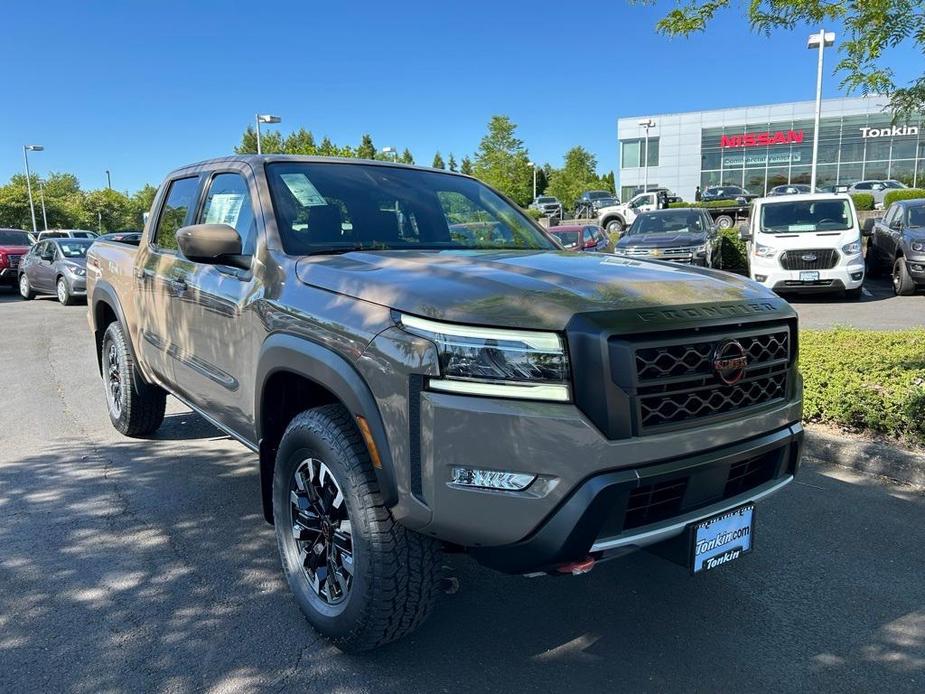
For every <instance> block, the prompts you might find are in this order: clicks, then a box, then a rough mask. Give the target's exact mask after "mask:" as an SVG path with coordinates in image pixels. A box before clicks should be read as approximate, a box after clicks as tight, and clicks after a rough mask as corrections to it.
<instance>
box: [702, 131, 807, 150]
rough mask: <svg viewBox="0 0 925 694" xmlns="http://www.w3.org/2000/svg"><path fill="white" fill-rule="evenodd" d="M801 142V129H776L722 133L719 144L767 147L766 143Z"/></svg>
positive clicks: (723, 145) (796, 143) (793, 143)
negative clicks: (773, 130) (774, 130)
mask: <svg viewBox="0 0 925 694" xmlns="http://www.w3.org/2000/svg"><path fill="white" fill-rule="evenodd" d="M802 143H803V131H802V130H778V131H777V132H763V133H742V134H741V135H723V136H722V137H721V138H720V140H719V146H720V147H723V148H729V147H767V146H768V145H791V144H792V145H799V144H802Z"/></svg>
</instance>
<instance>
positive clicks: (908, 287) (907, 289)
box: [893, 256, 915, 296]
mask: <svg viewBox="0 0 925 694" xmlns="http://www.w3.org/2000/svg"><path fill="white" fill-rule="evenodd" d="M893 291H894V292H896V296H910V295H912V294H915V281H914V280H913V279H912V278H911V277H910V276H909V270H908V269H907V268H906V260H905V258H903V257H902V256H900V257H899V258H897V259H896V261H895V262H894V263H893Z"/></svg>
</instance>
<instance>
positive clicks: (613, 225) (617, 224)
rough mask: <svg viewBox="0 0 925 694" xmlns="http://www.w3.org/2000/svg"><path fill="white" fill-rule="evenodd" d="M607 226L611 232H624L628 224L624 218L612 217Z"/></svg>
mask: <svg viewBox="0 0 925 694" xmlns="http://www.w3.org/2000/svg"><path fill="white" fill-rule="evenodd" d="M605 228H606V229H607V232H608V233H610V234H622V233H623V230H624V229H625V228H626V225H625V224H624V223H623V220H620V219H611V220H610V221H609V222H607V226H606V227H605Z"/></svg>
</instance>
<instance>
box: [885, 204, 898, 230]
mask: <svg viewBox="0 0 925 694" xmlns="http://www.w3.org/2000/svg"><path fill="white" fill-rule="evenodd" d="M896 209H897V208H895V207H893V208H891V209H890V211H889V212H887V213H886V215H884V217H883V224H885V225H886V226H890V224H892V223H893V219H894V218H895V217H896Z"/></svg>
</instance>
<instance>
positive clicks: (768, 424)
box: [87, 155, 802, 651]
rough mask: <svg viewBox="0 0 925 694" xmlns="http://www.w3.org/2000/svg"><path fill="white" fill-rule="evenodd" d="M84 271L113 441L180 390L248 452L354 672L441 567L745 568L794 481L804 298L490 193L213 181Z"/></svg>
mask: <svg viewBox="0 0 925 694" xmlns="http://www.w3.org/2000/svg"><path fill="white" fill-rule="evenodd" d="M87 267H88V270H87V275H88V293H89V301H88V304H89V309H88V319H89V323H90V330H91V332H92V335H93V339H94V343H95V347H96V353H97V356H98V359H99V367H100V373H101V376H102V379H103V384H104V392H105V398H106V404H107V407H108V411H109V416H110V419H111V420H112V423H113V425H114V426H115V427H116V429H118V430H119V431H120V432H122V433H123V434H125V435H128V436H136V437H142V436H147V435H149V434H151V433H152V432H153V431H154V430H156V429H157V428H158V427H159V426H160V424H161V422H162V420H163V417H164V408H165V399H166V397H167V394H168V393H169V394H171V395H173V396H174V397H176V398H177V399H178V400H180V401H181V402H182V403H185V404H186V405H187V406H189V407H190V408H191V409H193V410H195V411H196V412H199V413H200V414H201V415H202V416H203V417H204V418H206V419H207V420H208V421H210V422H212V423H213V424H214V425H215V426H216V427H218V428H219V429H221V430H223V431H224V432H226V433H227V434H229V435H230V436H232V437H234V438H235V439H237V440H238V441H240V442H241V443H242V444H243V445H244V446H246V447H248V448H249V449H251V450H252V451H254V453H255V454H256V457H257V459H258V462H257V465H256V468H257V470H258V471H259V472H258V474H255V493H258V492H259V494H260V495H261V499H262V503H263V509H264V516H265V518H266V520H267V521H269V522H270V523H273V525H274V527H275V532H276V537H277V541H278V546H279V552H280V556H281V561H282V567H283V573H284V575H285V577H286V580H287V582H288V584H289V587H290V589H291V591H292V594H293V595H294V597H295V600H296V602H297V604H298V605H299V607H300V609H301V610H302V611H303V612H304V614H305V616H306V618H307V619H308V621H309V622H310V623H311V624H312V626H313V627H314V628H315V629H316V630H317V631H318V632H320V633H321V634H324V635H325V636H327V637H328V638H329V639H331V641H332V642H333V643H334V644H335V645H336V646H337V647H339V648H341V649H343V650H348V651H357V650H364V649H371V648H375V647H377V646H379V645H380V644H383V643H386V642H388V641H392V640H394V639H396V638H399V637H401V636H402V635H404V634H407V633H408V632H410V631H411V630H413V629H414V628H415V627H416V626H417V625H419V624H420V623H421V622H422V620H423V619H424V618H425V617H426V616H427V615H428V613H429V612H430V611H431V608H432V607H433V605H434V601H435V599H436V597H437V594H438V593H439V592H440V590H441V589H444V590H447V589H449V587H450V585H451V584H452V581H453V579H452V577H446V576H442V574H441V553H442V552H443V551H453V552H468V553H469V554H471V555H472V556H473V557H474V558H475V559H477V560H478V561H479V562H481V563H482V564H484V565H485V566H487V567H491V568H494V569H498V570H500V571H504V572H508V573H513V574H521V575H530V576H539V575H547V574H553V575H556V574H558V575H563V574H565V575H570V574H578V573H584V572H587V571H589V570H591V568H592V567H594V566H595V565H596V564H597V563H598V562H600V561H603V560H606V559H612V558H614V557H618V556H620V555H622V554H625V553H627V552H630V551H633V550H637V549H641V548H651V549H652V550H653V551H655V552H658V553H659V554H660V555H661V556H664V557H666V558H668V559H671V560H673V561H676V562H680V563H681V564H683V565H684V566H685V567H687V569H688V570H689V571H690V572H692V573H697V574H701V573H709V572H712V571H713V570H715V569H716V568H718V567H720V566H724V567H725V566H727V565H729V564H730V563H735V562H736V561H737V560H739V559H740V558H741V557H742V556H744V555H746V554H747V553H748V552H749V551H750V550H751V549H752V536H753V533H754V527H755V526H754V523H755V516H754V515H753V510H754V505H755V503H756V502H759V501H760V500H763V499H764V498H765V497H767V496H768V495H770V494H772V493H774V492H776V491H778V490H780V489H781V488H783V487H785V486H786V485H787V484H788V483H789V482H791V481H792V480H793V478H794V475H795V474H796V472H797V468H798V465H799V459H800V448H801V440H802V427H801V423H800V420H801V405H802V390H801V389H802V385H801V383H802V382H801V379H800V375H799V372H798V370H797V319H796V315H795V313H794V311H793V310H792V309H791V308H790V306H789V305H788V304H787V303H786V302H784V301H783V300H781V299H780V298H778V297H777V296H776V295H774V294H773V293H772V292H770V291H768V290H767V289H764V288H763V287H761V286H759V285H758V284H756V283H754V282H752V281H750V280H748V279H746V278H741V277H735V276H731V275H726V274H723V273H719V272H714V271H711V270H709V269H704V268H690V267H683V266H679V265H676V264H670V263H662V262H650V261H645V260H637V259H629V258H621V257H618V256H613V255H608V254H589V253H570V252H567V251H565V250H563V249H562V248H561V247H560V246H559V245H558V244H557V243H556V242H555V241H554V240H553V239H552V237H551V236H549V235H548V234H547V233H546V232H545V231H544V230H543V229H542V228H541V227H540V226H539V225H538V224H536V223H535V222H533V221H532V220H531V219H530V218H529V217H528V216H527V215H525V214H524V213H523V212H522V211H521V210H520V209H519V208H518V207H517V205H516V204H515V203H513V202H511V201H510V200H509V199H507V198H505V197H504V196H503V195H501V194H499V193H497V192H495V191H494V190H492V189H491V188H489V187H488V186H486V185H484V184H482V183H480V182H479V181H478V180H476V179H474V178H471V177H469V176H465V175H461V174H454V173H450V172H442V171H435V170H431V169H422V168H417V167H413V166H403V165H400V164H393V163H388V162H367V161H358V160H339V159H327V158H312V157H287V156H283V155H266V156H241V157H227V158H222V159H216V160H212V161H207V162H202V163H199V164H195V165H191V166H187V167H184V168H180V169H177V170H176V171H174V172H173V173H171V174H169V175H168V176H167V178H166V180H165V181H164V182H163V184H162V185H161V187H160V189H159V191H158V193H157V195H156V196H155V199H154V203H153V206H152V209H151V214H150V215H149V218H148V221H147V222H146V224H145V229H144V232H143V236H142V240H141V243H140V245H139V246H138V247H137V248H136V247H133V246H129V245H127V244H122V243H111V242H108V241H105V240H101V241H97V242H96V243H94V244H93V246H92V247H91V249H90V252H89V257H88V263H87ZM178 474H182V471H180V470H178ZM257 480H259V486H258V484H257ZM209 501H210V500H207V499H204V500H203V503H209ZM782 560H786V558H782ZM585 585H587V584H585ZM593 599H595V598H592V597H589V601H591V600H593Z"/></svg>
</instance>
